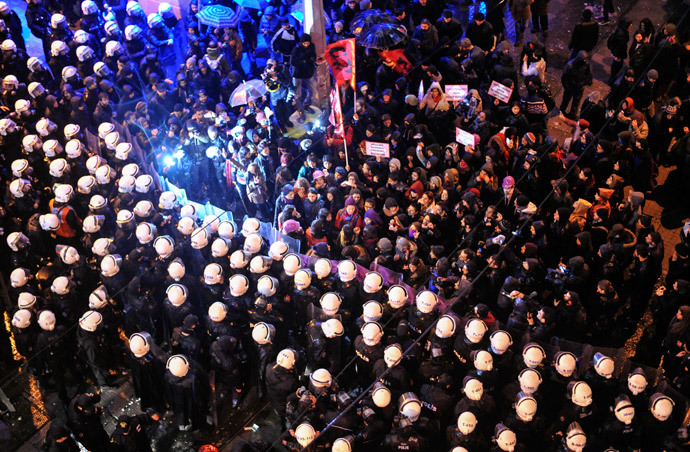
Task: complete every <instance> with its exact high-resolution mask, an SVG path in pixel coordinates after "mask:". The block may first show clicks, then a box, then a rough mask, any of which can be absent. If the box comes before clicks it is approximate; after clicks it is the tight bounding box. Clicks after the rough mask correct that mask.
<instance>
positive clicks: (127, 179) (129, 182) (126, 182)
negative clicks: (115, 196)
mask: <svg viewBox="0 0 690 452" xmlns="http://www.w3.org/2000/svg"><path fill="white" fill-rule="evenodd" d="M135 183H136V179H135V178H134V176H122V177H121V178H120V180H119V181H118V182H117V191H118V192H119V193H132V192H133V191H134V184H135Z"/></svg>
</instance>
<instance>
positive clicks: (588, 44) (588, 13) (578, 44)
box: [568, 9, 599, 59]
mask: <svg viewBox="0 0 690 452" xmlns="http://www.w3.org/2000/svg"><path fill="white" fill-rule="evenodd" d="M597 41H599V24H598V23H596V22H595V21H594V20H592V10H591V9H586V10H584V11H582V22H580V23H579V24H577V25H575V28H573V35H572V37H571V38H570V44H568V48H569V49H570V50H571V53H570V58H571V59H572V58H575V55H577V52H579V51H580V50H584V51H585V52H591V51H592V50H593V49H594V46H596V45H597Z"/></svg>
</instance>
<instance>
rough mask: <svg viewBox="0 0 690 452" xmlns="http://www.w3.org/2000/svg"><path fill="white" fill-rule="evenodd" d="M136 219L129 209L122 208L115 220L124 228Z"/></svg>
mask: <svg viewBox="0 0 690 452" xmlns="http://www.w3.org/2000/svg"><path fill="white" fill-rule="evenodd" d="M133 221H134V214H133V213H132V212H130V211H129V210H127V209H122V210H120V211H119V212H118V213H117V217H116V220H115V222H116V223H117V225H118V227H120V228H122V227H124V226H126V225H128V224H130V223H132V222H133Z"/></svg>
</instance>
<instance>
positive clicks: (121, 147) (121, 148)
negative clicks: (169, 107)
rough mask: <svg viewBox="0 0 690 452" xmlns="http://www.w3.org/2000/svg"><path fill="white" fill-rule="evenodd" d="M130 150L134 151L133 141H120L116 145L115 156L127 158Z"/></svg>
mask: <svg viewBox="0 0 690 452" xmlns="http://www.w3.org/2000/svg"><path fill="white" fill-rule="evenodd" d="M130 152H132V144H131V143H118V144H117V146H115V158H116V159H118V160H121V161H125V160H127V159H128V158H129V154H130Z"/></svg>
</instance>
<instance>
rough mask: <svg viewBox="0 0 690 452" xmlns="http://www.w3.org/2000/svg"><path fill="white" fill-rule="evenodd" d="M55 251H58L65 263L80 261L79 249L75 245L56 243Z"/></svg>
mask: <svg viewBox="0 0 690 452" xmlns="http://www.w3.org/2000/svg"><path fill="white" fill-rule="evenodd" d="M55 251H57V253H58V255H59V256H60V259H61V260H62V262H63V263H64V264H65V265H72V264H76V263H77V262H79V251H77V249H76V248H74V247H73V246H66V245H56V246H55Z"/></svg>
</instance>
